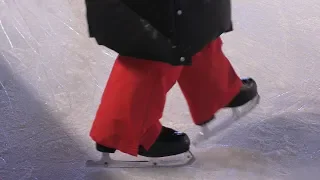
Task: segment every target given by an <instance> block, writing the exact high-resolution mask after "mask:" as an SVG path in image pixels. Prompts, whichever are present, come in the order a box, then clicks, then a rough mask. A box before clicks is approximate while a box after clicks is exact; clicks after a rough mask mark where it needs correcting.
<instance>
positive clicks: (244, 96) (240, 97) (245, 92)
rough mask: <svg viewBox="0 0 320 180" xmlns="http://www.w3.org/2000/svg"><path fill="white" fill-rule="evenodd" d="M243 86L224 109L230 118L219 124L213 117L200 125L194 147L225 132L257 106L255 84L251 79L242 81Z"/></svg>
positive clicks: (257, 95)
mask: <svg viewBox="0 0 320 180" xmlns="http://www.w3.org/2000/svg"><path fill="white" fill-rule="evenodd" d="M242 83H243V86H242V87H241V89H240V92H239V93H238V94H237V95H236V96H235V97H234V98H233V99H232V100H231V102H230V103H229V104H227V105H226V106H225V107H224V108H231V110H232V117H231V118H226V119H225V120H222V121H221V122H217V121H216V120H215V116H213V117H212V119H211V120H209V121H206V122H204V123H203V124H201V125H200V128H201V130H200V133H199V134H198V136H197V137H196V138H195V140H194V141H193V143H192V144H193V145H194V146H199V145H200V144H202V143H203V142H204V141H206V140H208V139H209V138H211V137H212V136H215V135H216V134H218V133H219V132H221V131H222V130H225V129H226V128H228V127H229V126H230V125H232V124H233V123H234V122H235V121H237V120H238V119H240V118H242V117H243V116H245V115H246V114H248V113H249V112H250V111H251V110H253V109H254V108H255V107H256V106H257V104H259V101H260V96H259V94H258V88H257V83H256V82H255V81H254V80H253V79H252V78H246V79H242Z"/></svg>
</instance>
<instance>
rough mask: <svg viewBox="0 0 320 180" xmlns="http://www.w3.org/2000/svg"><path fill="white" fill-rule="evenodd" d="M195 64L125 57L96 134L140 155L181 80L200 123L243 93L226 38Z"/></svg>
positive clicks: (109, 88) (97, 120)
mask: <svg viewBox="0 0 320 180" xmlns="http://www.w3.org/2000/svg"><path fill="white" fill-rule="evenodd" d="M192 63H193V64H192V66H171V65H169V64H166V63H161V62H155V61H150V60H142V59H139V60H138V59H134V58H131V57H123V56H119V57H118V58H117V59H116V61H115V64H114V67H113V69H112V72H111V74H110V77H109V80H108V82H107V85H106V88H105V91H104V93H103V96H102V100H101V104H100V106H99V109H98V111H97V114H96V118H95V120H94V122H93V126H92V129H91V132H90V136H91V137H92V139H93V140H94V141H96V142H97V143H99V144H102V145H105V146H107V147H110V148H115V149H118V150H120V151H122V152H124V153H127V154H131V155H133V156H136V155H137V152H138V147H139V145H142V146H143V147H144V148H146V149H149V148H150V147H151V145H152V144H153V143H154V142H155V140H156V138H157V137H158V135H159V133H160V130H161V127H162V126H161V124H160V121H159V120H160V118H161V117H162V113H163V110H164V105H165V100H166V94H167V92H168V91H169V90H170V89H171V87H172V86H173V85H174V84H175V83H176V82H178V84H179V86H180V88H181V90H182V92H183V94H184V96H185V98H186V100H187V103H188V105H189V109H190V113H191V116H192V118H193V121H194V123H195V124H201V123H203V122H205V121H208V120H210V118H212V116H213V115H214V114H215V113H216V112H217V111H218V110H219V109H221V108H223V107H224V106H226V105H227V104H228V103H229V102H230V101H231V100H232V99H233V98H234V97H235V96H236V95H237V94H238V93H239V91H240V88H241V86H242V81H241V80H240V78H239V77H238V76H237V74H236V73H235V71H234V69H233V68H232V66H231V64H230V62H229V60H228V59H227V58H226V57H225V55H224V54H223V52H222V40H221V39H220V38H218V39H217V40H215V41H213V42H211V43H210V44H208V45H207V46H206V47H205V48H204V49H203V50H202V51H201V52H199V53H197V54H196V55H194V57H193V61H192Z"/></svg>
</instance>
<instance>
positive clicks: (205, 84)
mask: <svg viewBox="0 0 320 180" xmlns="http://www.w3.org/2000/svg"><path fill="white" fill-rule="evenodd" d="M221 48H222V40H221V39H220V38H218V39H217V40H215V41H213V42H212V43H210V44H209V45H207V46H206V47H205V48H204V49H203V50H202V51H201V52H199V53H197V54H196V55H195V56H194V57H193V61H192V63H193V65H192V66H190V67H185V68H184V69H183V70H182V73H181V75H180V78H179V80H178V82H179V85H180V87H181V90H182V92H183V94H184V95H185V97H186V99H187V102H188V105H189V108H190V111H191V115H192V117H193V120H194V123H195V124H198V125H199V124H202V123H204V122H205V121H208V120H210V119H212V116H213V115H214V114H215V113H216V112H217V111H218V110H219V109H221V108H223V107H224V106H226V105H227V104H228V103H229V102H230V101H231V100H232V99H233V98H234V97H235V96H236V95H237V94H238V93H239V91H240V88H241V87H242V81H241V79H240V78H239V77H238V75H237V74H236V72H235V71H234V69H233V67H232V66H231V64H230V62H229V60H228V59H227V58H226V56H225V55H224V54H223V52H222V49H221Z"/></svg>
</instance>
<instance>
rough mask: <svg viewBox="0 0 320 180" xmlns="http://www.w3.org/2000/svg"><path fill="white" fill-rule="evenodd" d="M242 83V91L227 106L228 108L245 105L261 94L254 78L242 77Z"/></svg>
mask: <svg viewBox="0 0 320 180" xmlns="http://www.w3.org/2000/svg"><path fill="white" fill-rule="evenodd" d="M242 84H243V85H242V87H241V89H240V92H239V93H238V95H236V97H234V98H233V99H232V101H231V102H230V103H229V104H228V105H227V106H226V107H227V108H235V107H240V106H243V105H245V104H246V103H248V102H250V101H251V100H253V99H254V98H256V97H258V96H259V95H258V87H257V83H256V82H255V81H254V80H253V79H252V78H247V79H242Z"/></svg>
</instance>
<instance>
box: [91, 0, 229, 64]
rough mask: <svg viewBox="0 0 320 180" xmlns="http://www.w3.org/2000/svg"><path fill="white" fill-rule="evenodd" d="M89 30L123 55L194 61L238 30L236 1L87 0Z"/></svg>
mask: <svg viewBox="0 0 320 180" xmlns="http://www.w3.org/2000/svg"><path fill="white" fill-rule="evenodd" d="M86 6H87V20H88V25H89V33H90V36H91V37H94V38H95V39H96V40H97V42H98V44H100V45H104V46H106V47H108V48H110V49H113V50H114V51H116V52H118V53H119V54H121V55H123V56H131V57H136V58H142V59H148V60H154V61H162V62H165V63H169V64H172V65H190V64H191V57H192V56H193V55H194V54H195V53H197V52H199V51H200V50H201V49H202V48H203V47H204V46H205V45H207V44H208V43H209V42H211V41H212V40H214V39H216V38H217V37H219V36H220V35H221V34H222V33H224V32H228V31H231V30H232V22H231V2H230V0H86Z"/></svg>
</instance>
